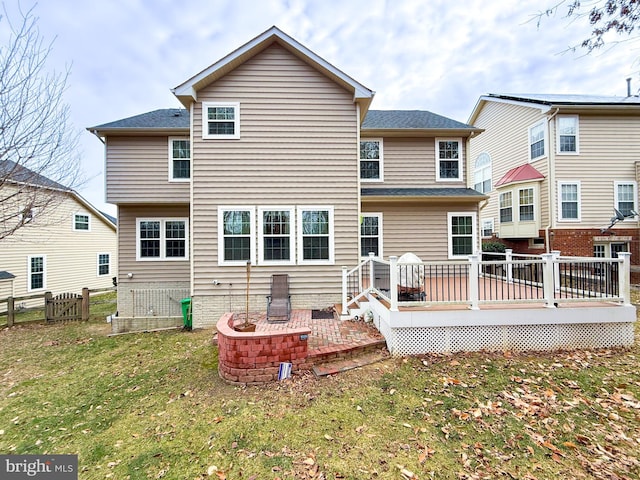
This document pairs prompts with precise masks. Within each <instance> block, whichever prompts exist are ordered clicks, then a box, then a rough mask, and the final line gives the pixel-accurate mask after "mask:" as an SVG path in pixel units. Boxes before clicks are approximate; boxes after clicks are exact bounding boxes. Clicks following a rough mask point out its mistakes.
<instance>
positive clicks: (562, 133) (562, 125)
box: [556, 115, 579, 154]
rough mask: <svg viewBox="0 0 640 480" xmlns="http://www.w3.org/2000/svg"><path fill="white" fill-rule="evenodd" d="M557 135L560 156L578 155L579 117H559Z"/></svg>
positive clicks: (557, 118) (557, 119)
mask: <svg viewBox="0 0 640 480" xmlns="http://www.w3.org/2000/svg"><path fill="white" fill-rule="evenodd" d="M556 133H557V135H556V137H557V139H556V147H557V148H556V149H557V152H558V153H559V154H572V153H573V154H575V153H578V145H579V144H578V115H558V116H557V117H556Z"/></svg>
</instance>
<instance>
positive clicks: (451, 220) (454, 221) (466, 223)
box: [447, 212, 476, 259]
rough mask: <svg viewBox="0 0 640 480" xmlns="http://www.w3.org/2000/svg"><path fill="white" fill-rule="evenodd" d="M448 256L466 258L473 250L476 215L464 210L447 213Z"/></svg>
mask: <svg viewBox="0 0 640 480" xmlns="http://www.w3.org/2000/svg"><path fill="white" fill-rule="evenodd" d="M447 227H448V232H449V234H448V235H447V240H448V247H449V258H450V259H456V258H467V256H468V255H472V254H473V253H474V251H475V244H476V241H475V239H476V217H475V214H472V213H468V212H464V213H456V212H449V213H447Z"/></svg>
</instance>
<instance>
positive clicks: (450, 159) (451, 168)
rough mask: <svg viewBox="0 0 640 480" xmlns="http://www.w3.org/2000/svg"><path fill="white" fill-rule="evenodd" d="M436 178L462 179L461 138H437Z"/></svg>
mask: <svg viewBox="0 0 640 480" xmlns="http://www.w3.org/2000/svg"><path fill="white" fill-rule="evenodd" d="M436 180H438V181H460V180H462V139H461V138H436Z"/></svg>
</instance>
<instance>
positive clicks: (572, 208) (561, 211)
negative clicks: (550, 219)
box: [558, 182, 580, 220]
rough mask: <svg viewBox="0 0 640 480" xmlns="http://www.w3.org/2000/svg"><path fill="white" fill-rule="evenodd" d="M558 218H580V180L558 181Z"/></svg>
mask: <svg viewBox="0 0 640 480" xmlns="http://www.w3.org/2000/svg"><path fill="white" fill-rule="evenodd" d="M558 199H559V202H558V220H580V182H558Z"/></svg>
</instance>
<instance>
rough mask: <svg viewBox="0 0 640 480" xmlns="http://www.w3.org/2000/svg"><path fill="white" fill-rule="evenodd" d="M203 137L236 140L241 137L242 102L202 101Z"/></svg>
mask: <svg viewBox="0 0 640 480" xmlns="http://www.w3.org/2000/svg"><path fill="white" fill-rule="evenodd" d="M202 138H203V139H209V140H235V139H239V138H240V104H239V103H229V102H203V103H202Z"/></svg>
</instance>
